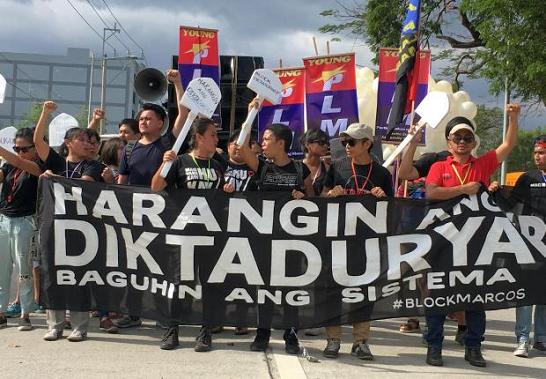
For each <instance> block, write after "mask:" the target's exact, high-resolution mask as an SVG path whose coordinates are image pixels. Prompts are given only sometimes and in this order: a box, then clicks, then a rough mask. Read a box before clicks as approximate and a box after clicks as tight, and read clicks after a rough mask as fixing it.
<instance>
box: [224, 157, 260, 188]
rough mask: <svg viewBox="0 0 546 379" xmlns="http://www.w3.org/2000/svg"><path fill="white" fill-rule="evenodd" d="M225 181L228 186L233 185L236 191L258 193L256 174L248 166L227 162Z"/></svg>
mask: <svg viewBox="0 0 546 379" xmlns="http://www.w3.org/2000/svg"><path fill="white" fill-rule="evenodd" d="M224 179H225V182H226V183H227V184H231V185H233V187H234V188H235V191H237V192H243V191H256V189H257V188H258V187H257V185H256V172H255V171H254V170H252V169H251V168H250V167H248V166H247V165H246V164H236V163H233V162H227V168H226V171H225V173H224Z"/></svg>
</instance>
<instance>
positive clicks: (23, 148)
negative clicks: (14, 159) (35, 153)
mask: <svg viewBox="0 0 546 379" xmlns="http://www.w3.org/2000/svg"><path fill="white" fill-rule="evenodd" d="M33 147H34V145H30V146H13V151H15V152H16V153H28V152H29V151H30V149H32V148H33Z"/></svg>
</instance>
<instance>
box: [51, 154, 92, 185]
mask: <svg viewBox="0 0 546 379" xmlns="http://www.w3.org/2000/svg"><path fill="white" fill-rule="evenodd" d="M41 167H42V169H44V170H51V171H52V172H53V173H54V174H56V175H61V176H64V177H66V178H71V179H80V178H81V177H82V176H90V177H91V178H93V180H95V181H96V182H100V181H102V176H101V173H102V170H103V167H102V164H101V163H99V162H97V161H88V160H83V161H79V162H70V161H67V160H66V158H63V157H62V156H60V155H59V153H57V152H56V151H55V150H53V149H52V148H49V155H48V156H47V159H46V161H45V162H42V164H41Z"/></svg>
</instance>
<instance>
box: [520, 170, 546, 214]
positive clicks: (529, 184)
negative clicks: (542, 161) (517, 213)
mask: <svg viewBox="0 0 546 379" xmlns="http://www.w3.org/2000/svg"><path fill="white" fill-rule="evenodd" d="M512 196H513V198H514V200H516V201H519V202H523V203H524V207H523V212H522V213H523V214H524V215H535V216H542V215H544V213H545V212H546V176H543V175H542V171H540V170H538V169H537V170H531V171H527V172H525V173H523V174H522V175H521V176H520V177H519V178H518V180H517V182H516V185H515V186H514V189H513V190H512Z"/></svg>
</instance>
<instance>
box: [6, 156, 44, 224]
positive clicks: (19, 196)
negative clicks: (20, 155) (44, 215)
mask: <svg viewBox="0 0 546 379" xmlns="http://www.w3.org/2000/svg"><path fill="white" fill-rule="evenodd" d="M0 170H2V173H3V174H4V182H3V186H2V194H1V197H0V213H1V214H3V215H4V216H7V217H25V216H31V215H33V214H34V213H35V212H36V196H37V191H38V178H37V177H36V176H34V175H31V174H29V173H28V172H26V171H23V170H21V169H18V168H16V167H14V166H12V165H10V164H8V163H6V164H5V165H3V166H2V167H0Z"/></svg>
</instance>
